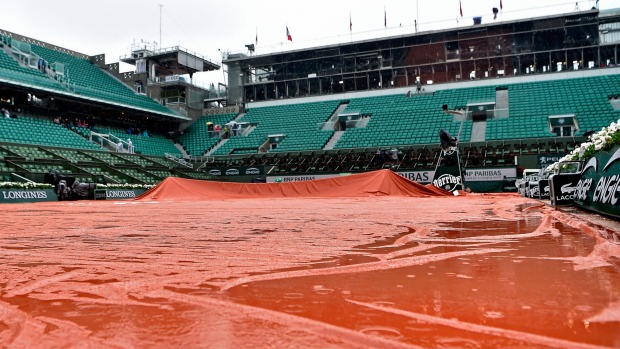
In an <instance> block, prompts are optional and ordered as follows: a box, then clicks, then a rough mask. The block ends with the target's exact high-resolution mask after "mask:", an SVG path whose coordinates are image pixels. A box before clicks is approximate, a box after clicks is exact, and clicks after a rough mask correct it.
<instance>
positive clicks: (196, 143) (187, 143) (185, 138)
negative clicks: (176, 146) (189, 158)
mask: <svg viewBox="0 0 620 349" xmlns="http://www.w3.org/2000/svg"><path fill="white" fill-rule="evenodd" d="M236 116H237V114H221V115H204V116H202V117H200V118H199V119H198V120H197V121H196V122H194V123H193V124H192V125H191V126H190V127H188V128H187V129H185V131H184V132H183V134H182V135H181V136H180V137H179V139H178V140H179V142H180V143H181V144H182V145H183V147H185V150H186V151H187V153H188V154H190V155H193V156H202V155H204V153H205V152H207V151H208V150H209V149H211V148H213V146H215V144H217V143H218V142H219V141H220V139H221V138H220V135H219V134H215V132H212V133H209V130H208V125H207V123H208V122H211V123H212V124H213V125H220V127H223V126H224V125H225V124H227V123H228V122H230V121H231V120H233V119H234V118H235V117H236Z"/></svg>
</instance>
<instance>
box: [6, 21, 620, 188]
mask: <svg viewBox="0 0 620 349" xmlns="http://www.w3.org/2000/svg"><path fill="white" fill-rule="evenodd" d="M618 27H620V12H618V11H607V12H599V11H598V10H597V9H592V10H587V11H581V12H576V13H570V14H565V15H555V16H548V17H540V18H533V19H527V20H521V21H512V22H498V23H492V24H488V25H475V26H473V27H464V28H457V29H450V30H443V31H433V32H421V33H416V34H410V35H405V36H399V37H386V38H381V39H375V40H368V41H363V42H353V43H347V44H342V45H331V46H323V47H314V48H309V49H302V50H295V51H290V52H279V53H271V54H263V55H246V54H241V53H236V54H228V55H227V57H226V59H225V60H224V62H223V64H225V65H226V66H227V69H228V70H227V71H228V82H229V85H228V86H227V87H228V89H227V90H226V91H225V92H224V93H221V91H219V90H216V89H214V88H211V89H202V88H199V87H196V86H194V85H193V84H192V81H191V80H192V75H193V74H194V73H196V72H200V71H208V70H216V69H219V68H220V65H219V64H217V63H214V62H212V61H211V60H209V59H208V58H205V57H202V56H201V55H199V54H196V53H194V52H192V51H189V50H186V49H184V48H182V47H172V48H164V49H162V48H154V47H149V46H148V45H146V44H144V43H138V44H135V45H134V46H133V47H132V52H131V54H130V55H128V56H125V57H122V61H123V62H127V63H131V64H134V65H135V71H134V72H130V73H119V71H118V65H117V64H107V65H106V64H104V63H103V62H104V58H105V57H104V56H103V55H97V56H87V55H84V54H81V53H77V52H75V51H71V50H68V49H65V48H62V47H60V46H57V45H53V44H48V43H44V42H40V41H37V40H36V39H32V38H27V37H23V36H20V35H18V34H16V33H11V32H7V31H0V34H2V35H1V36H0V45H1V47H0V87H1V89H0V105H1V107H2V108H3V109H5V110H6V111H7V113H8V117H2V118H1V119H0V156H1V161H0V164H1V165H2V167H0V178H2V179H4V180H24V179H30V180H34V181H40V178H41V175H42V174H43V173H44V172H45V171H46V170H47V169H51V168H55V169H58V170H60V171H63V172H67V173H71V174H74V175H76V176H78V177H80V178H84V179H86V180H88V181H93V182H99V183H124V182H127V183H140V184H154V183H157V182H159V181H161V180H162V179H163V178H165V177H167V176H179V177H185V178H197V179H219V180H231V181H250V180H256V179H257V177H260V178H258V179H259V180H265V179H266V177H274V176H275V177H278V176H279V177H282V176H289V175H290V176H298V177H299V178H300V179H303V178H310V176H309V175H313V176H314V175H327V174H338V173H343V172H362V171H367V170H372V169H378V168H392V169H394V170H396V171H398V172H400V173H401V174H403V175H406V176H409V177H410V178H415V179H416V180H419V181H421V182H429V181H430V178H429V173H431V172H432V171H433V170H434V168H435V167H436V166H437V163H438V161H439V152H438V143H439V137H438V131H439V129H445V130H447V131H448V132H449V133H451V134H453V135H455V136H458V138H459V149H460V156H461V158H462V160H463V163H464V164H465V166H466V168H468V169H476V168H497V169H509V170H511V171H508V172H505V173H509V174H512V173H514V175H515V176H516V173H517V169H522V168H532V167H536V168H539V167H543V166H545V165H546V162H547V161H548V160H549V159H557V158H559V157H561V156H563V155H564V154H566V153H567V152H570V151H571V150H572V149H573V148H574V147H575V146H576V145H578V144H579V143H580V142H581V141H583V140H584V139H585V135H587V134H588V133H589V132H590V131H594V130H598V129H600V128H602V127H604V126H607V125H609V123H610V122H612V121H615V120H617V119H618V116H619V115H620V112H619V111H618V110H619V109H620V103H618V102H617V100H618V96H619V95H620V88H619V87H618V86H620V68H618V67H616V65H615V62H616V61H617V54H618V43H620V37H618V36H617V30H616V29H615V28H618ZM187 75H189V79H186V78H184V76H187ZM442 105H447V106H448V108H449V109H450V110H452V111H453V112H452V113H451V114H446V113H444V111H443V110H442ZM129 143H131V144H132V147H129ZM240 169H241V170H240ZM229 170H230V171H229ZM233 170H234V171H233ZM243 171H246V172H243ZM241 172H243V173H241ZM244 174H246V175H244ZM510 176H512V175H510ZM431 177H432V176H431Z"/></svg>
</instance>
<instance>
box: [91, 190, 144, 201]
mask: <svg viewBox="0 0 620 349" xmlns="http://www.w3.org/2000/svg"><path fill="white" fill-rule="evenodd" d="M145 191H146V190H145V189H96V190H95V200H127V199H133V198H136V197H138V196H140V195H142V193H144V192H145Z"/></svg>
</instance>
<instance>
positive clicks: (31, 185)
mask: <svg viewBox="0 0 620 349" xmlns="http://www.w3.org/2000/svg"><path fill="white" fill-rule="evenodd" d="M154 186H155V185H151V184H129V183H125V184H97V188H98V189H151V188H153V187H154ZM0 188H5V189H26V190H27V189H53V188H54V186H53V185H51V184H46V183H35V182H26V183H23V182H0Z"/></svg>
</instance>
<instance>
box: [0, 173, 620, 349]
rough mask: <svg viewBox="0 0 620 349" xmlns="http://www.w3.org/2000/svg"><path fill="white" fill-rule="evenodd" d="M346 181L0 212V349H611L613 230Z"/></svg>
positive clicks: (618, 281)
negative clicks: (0, 216) (0, 217)
mask: <svg viewBox="0 0 620 349" xmlns="http://www.w3.org/2000/svg"><path fill="white" fill-rule="evenodd" d="M359 176H360V177H358V175H352V176H348V177H346V178H345V177H339V178H337V179H334V180H331V179H330V180H329V181H328V180H319V181H316V182H313V183H305V184H299V185H297V186H295V185H289V184H288V183H278V184H251V185H250V184H230V183H228V184H222V183H205V182H198V181H187V180H179V179H168V180H166V181H164V182H163V183H162V184H161V185H160V186H159V187H157V188H155V189H153V190H151V191H149V192H147V193H145V194H144V195H143V196H142V197H141V198H140V199H138V200H132V201H75V202H54V203H37V204H12V205H2V206H1V209H2V211H3V214H2V220H1V223H0V263H1V267H0V348H184V349H186V348H620V260H619V256H620V245H618V244H617V242H615V241H614V239H613V238H610V237H613V236H616V234H617V232H615V231H610V230H609V228H605V227H603V226H599V225H596V224H593V223H592V221H590V220H587V219H586V218H581V216H576V215H573V214H571V213H567V212H565V211H560V210H555V209H553V208H551V207H548V206H545V205H544V204H542V203H540V202H538V201H535V200H531V199H526V198H522V197H520V196H517V195H514V194H489V195H478V194H469V195H460V196H453V195H452V194H450V195H446V193H445V192H442V191H440V190H433V189H431V188H429V187H424V186H420V185H417V184H415V183H412V182H409V183H408V181H407V180H405V179H400V177H398V176H396V175H393V174H392V173H391V172H389V171H380V172H378V173H372V174H366V175H359ZM397 177H398V178H397ZM321 181H324V182H321ZM351 183H355V185H352V184H351ZM278 185H280V187H276V186H278ZM284 185H286V186H284ZM269 186H271V187H269ZM345 186H350V187H349V188H347V189H344V187H345ZM225 193H228V195H226V194H225ZM269 193H271V194H269Z"/></svg>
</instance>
